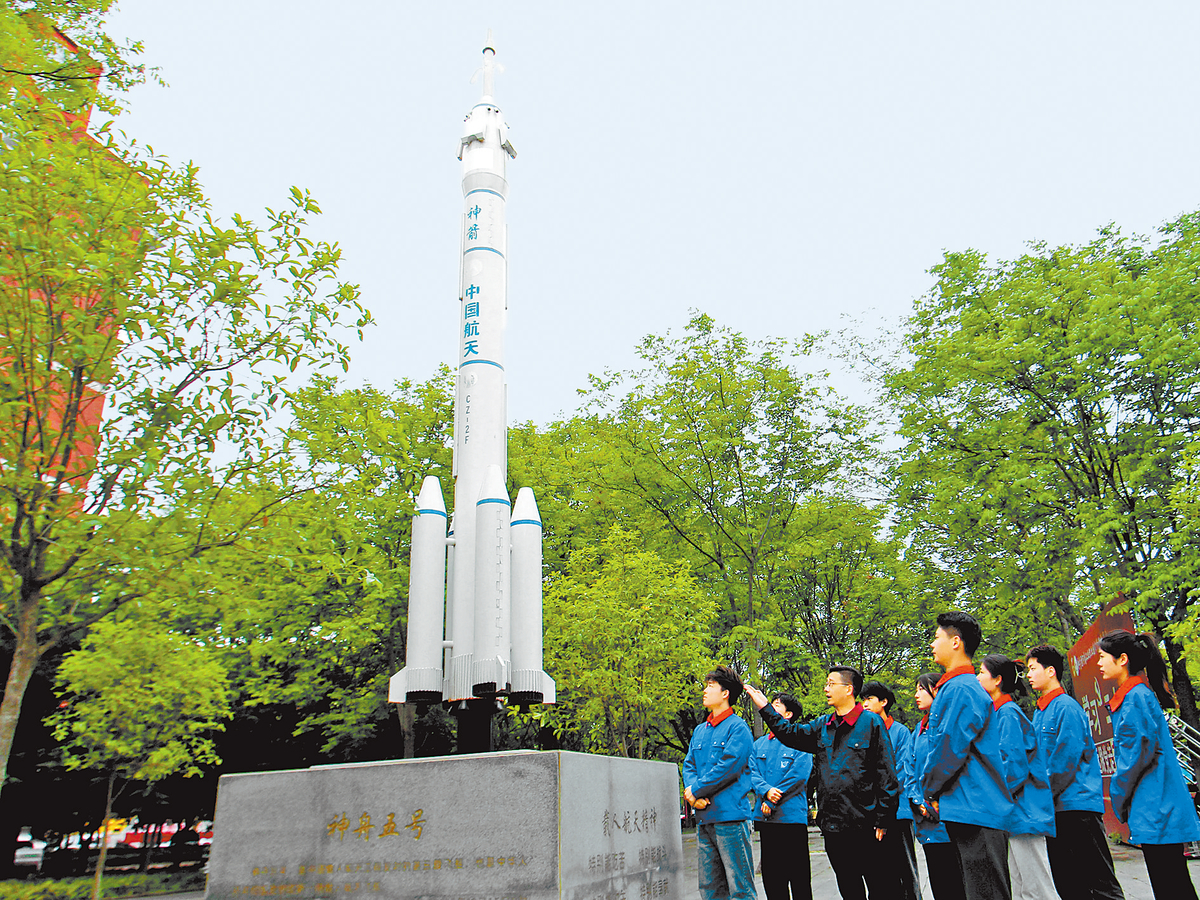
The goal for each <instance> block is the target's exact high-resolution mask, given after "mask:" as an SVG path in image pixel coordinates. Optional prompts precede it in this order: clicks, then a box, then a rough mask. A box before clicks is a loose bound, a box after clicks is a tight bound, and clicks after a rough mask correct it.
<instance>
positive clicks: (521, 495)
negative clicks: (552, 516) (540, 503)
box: [512, 487, 542, 524]
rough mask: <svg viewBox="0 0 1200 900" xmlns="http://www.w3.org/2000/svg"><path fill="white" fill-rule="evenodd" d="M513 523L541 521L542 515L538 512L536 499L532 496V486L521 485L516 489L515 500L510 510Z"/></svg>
mask: <svg viewBox="0 0 1200 900" xmlns="http://www.w3.org/2000/svg"><path fill="white" fill-rule="evenodd" d="M512 520H513V523H514V524H515V523H517V522H521V523H526V522H528V523H530V524H532V523H534V522H539V523H540V522H541V521H542V517H541V515H540V514H539V513H538V508H537V501H536V500H535V499H534V498H533V488H527V487H523V488H521V490H519V491H517V502H516V503H515V504H513V511H512Z"/></svg>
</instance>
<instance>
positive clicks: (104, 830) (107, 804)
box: [92, 769, 117, 900]
mask: <svg viewBox="0 0 1200 900" xmlns="http://www.w3.org/2000/svg"><path fill="white" fill-rule="evenodd" d="M116 780H117V770H116V769H113V770H112V771H111V772H109V773H108V794H107V795H106V796H105V798H104V818H103V819H101V820H100V855H99V856H98V857H97V858H96V880H95V882H93V884H92V900H100V883H101V882H102V881H103V880H104V863H105V862H107V860H108V818H109V816H111V815H112V802H113V783H114V782H115V781H116Z"/></svg>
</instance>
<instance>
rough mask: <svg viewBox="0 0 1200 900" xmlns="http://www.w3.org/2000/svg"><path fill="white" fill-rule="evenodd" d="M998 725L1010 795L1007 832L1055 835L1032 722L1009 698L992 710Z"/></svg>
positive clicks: (1042, 760) (1042, 761)
mask: <svg viewBox="0 0 1200 900" xmlns="http://www.w3.org/2000/svg"><path fill="white" fill-rule="evenodd" d="M994 715H995V717H996V722H997V725H998V726H999V728H1000V753H1001V755H1002V756H1003V757H1004V779H1005V781H1006V782H1007V783H1008V789H1009V791H1010V793H1012V795H1013V812H1012V817H1011V818H1010V819H1009V820H1008V825H1007V826H1006V827H1005V829H1004V830H1005V831H1007V832H1008V833H1009V834H1041V835H1046V836H1047V837H1054V834H1055V832H1054V795H1053V794H1051V793H1050V783H1049V782H1048V781H1047V780H1046V760H1045V758H1044V757H1043V756H1042V753H1041V751H1040V750H1039V749H1038V742H1037V737H1036V736H1035V735H1034V733H1033V723H1032V722H1030V721H1029V718H1028V717H1027V716H1026V715H1025V712H1024V710H1022V709H1021V707H1019V706H1017V704H1015V703H1013V702H1012V700H1011V699H1007V700H1006V701H1005V702H1003V703H1001V704H1000V706H999V707H997V708H996V711H995V713H994Z"/></svg>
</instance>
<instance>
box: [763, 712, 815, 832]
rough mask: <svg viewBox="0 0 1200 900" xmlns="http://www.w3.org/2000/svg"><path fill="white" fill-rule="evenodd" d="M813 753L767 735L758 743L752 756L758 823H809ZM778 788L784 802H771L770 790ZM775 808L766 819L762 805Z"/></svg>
mask: <svg viewBox="0 0 1200 900" xmlns="http://www.w3.org/2000/svg"><path fill="white" fill-rule="evenodd" d="M812 767H813V758H812V754H811V753H805V752H804V751H803V750H797V749H796V748H795V747H788V746H787V745H785V744H781V743H780V742H779V741H778V740H772V738H771V736H770V735H766V734H764V735H763V736H762V737H760V738H759V739H758V740H757V741H755V742H754V752H752V753H751V754H750V783H751V784H752V785H754V821H755V822H768V823H775V822H779V823H781V824H797V823H799V824H805V825H807V824H808V793H807V790H806V789H807V788H808V776H810V775H811V774H812ZM771 788H776V789H778V790H779V791H780V792H781V793H782V794H783V799H782V800H780V801H779V802H778V803H770V801H768V800H767V791H769V790H770V789H771ZM764 803H768V804H769V805H770V806H771V807H772V812H771V815H769V816H764V815H763V811H762V805H763V804H764Z"/></svg>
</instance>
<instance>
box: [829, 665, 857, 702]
mask: <svg viewBox="0 0 1200 900" xmlns="http://www.w3.org/2000/svg"><path fill="white" fill-rule="evenodd" d="M834 672H837V673H838V674H839V675H841V676H843V677H844V678H845V679H846V681H845V683H846V684H848V685H850V688H851V689H852V690H853V691H854V696H855V697H857V696H859V695H860V694H861V693H862V686H863V677H862V672H860V671H858V669H856V668H854V667H853V666H830V667H829V674H830V675H832V674H833V673H834Z"/></svg>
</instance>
